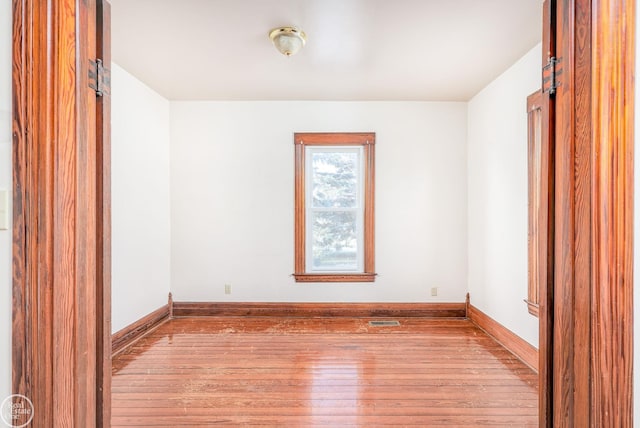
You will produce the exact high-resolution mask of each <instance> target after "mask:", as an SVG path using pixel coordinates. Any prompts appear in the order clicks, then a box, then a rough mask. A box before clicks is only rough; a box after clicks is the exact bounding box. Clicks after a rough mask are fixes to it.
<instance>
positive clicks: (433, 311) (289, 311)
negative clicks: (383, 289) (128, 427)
mask: <svg viewBox="0 0 640 428" xmlns="http://www.w3.org/2000/svg"><path fill="white" fill-rule="evenodd" d="M173 314H174V316H175V317H203V316H251V317H366V318H375V317H399V318H405V317H434V318H465V304H464V303H217V302H174V303H173Z"/></svg>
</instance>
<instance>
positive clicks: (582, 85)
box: [553, 0, 592, 427]
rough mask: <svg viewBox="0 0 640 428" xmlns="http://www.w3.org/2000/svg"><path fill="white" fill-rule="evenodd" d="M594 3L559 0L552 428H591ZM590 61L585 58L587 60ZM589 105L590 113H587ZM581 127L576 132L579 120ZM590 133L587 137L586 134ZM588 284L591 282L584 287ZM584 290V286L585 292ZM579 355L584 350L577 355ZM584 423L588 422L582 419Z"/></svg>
mask: <svg viewBox="0 0 640 428" xmlns="http://www.w3.org/2000/svg"><path fill="white" fill-rule="evenodd" d="M588 3H589V1H583V0H572V1H560V2H557V15H558V17H557V55H558V56H559V57H560V58H561V61H562V69H563V73H562V81H561V85H560V86H559V87H558V90H557V93H556V95H555V105H556V118H555V126H556V138H555V142H556V199H555V209H556V220H555V225H556V227H555V230H556V242H555V255H556V259H555V276H554V278H555V279H554V314H553V320H554V339H553V347H554V349H553V382H554V385H553V425H554V426H557V427H574V426H584V427H587V426H589V416H588V415H589V402H588V399H589V397H588V395H585V392H586V391H585V389H584V387H585V382H586V385H588V383H589V374H590V373H589V370H588V362H589V358H590V355H591V352H592V350H591V348H590V346H589V342H588V340H587V342H586V343H585V337H586V338H588V336H589V328H590V323H589V322H588V320H589V319H590V315H589V309H590V302H589V301H588V300H586V301H585V298H586V299H589V290H588V288H589V276H590V269H591V266H590V264H589V259H588V258H589V242H590V240H591V236H590V230H589V205H588V202H589V191H590V171H589V168H588V166H589V162H590V160H589V159H590V156H589V152H588V151H587V152H585V148H588V147H589V145H590V141H591V138H590V136H589V135H588V131H589V130H588V129H586V128H585V125H586V124H587V123H588V122H589V115H587V116H584V114H585V113H586V112H587V111H588V109H589V91H590V66H589V64H590V63H591V61H590V53H589V50H590V32H591V27H590V25H591V24H590V15H589V13H588V5H587V4H588ZM585 56H586V58H585ZM585 106H586V110H585ZM578 120H580V121H581V122H582V127H581V128H579V129H578V128H577V122H578ZM585 132H587V134H585ZM585 281H587V282H586V284H585ZM585 287H586V288H585ZM578 350H580V351H581V352H578ZM585 418H586V419H585Z"/></svg>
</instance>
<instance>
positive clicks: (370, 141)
mask: <svg viewBox="0 0 640 428" xmlns="http://www.w3.org/2000/svg"><path fill="white" fill-rule="evenodd" d="M293 137H294V144H295V145H296V146H298V145H302V146H362V145H374V144H375V143H376V137H375V134H374V133H372V132H304V133H303V132H297V133H295V134H294V136H293Z"/></svg>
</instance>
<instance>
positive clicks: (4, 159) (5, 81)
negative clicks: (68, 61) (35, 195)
mask: <svg viewBox="0 0 640 428" xmlns="http://www.w3.org/2000/svg"><path fill="white" fill-rule="evenodd" d="M11 28H12V25H11V2H10V1H0V190H7V191H9V204H11V191H12V184H11V176H12V161H11ZM9 212H11V209H10V210H9ZM12 239H13V238H12V235H11V225H9V230H0V400H4V398H5V397H6V396H8V395H10V394H11V244H12Z"/></svg>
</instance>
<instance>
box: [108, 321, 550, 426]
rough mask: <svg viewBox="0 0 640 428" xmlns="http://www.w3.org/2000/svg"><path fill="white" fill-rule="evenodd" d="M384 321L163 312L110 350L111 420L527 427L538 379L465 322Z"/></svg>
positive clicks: (532, 415)
mask: <svg viewBox="0 0 640 428" xmlns="http://www.w3.org/2000/svg"><path fill="white" fill-rule="evenodd" d="M395 319H397V320H398V321H400V326H399V327H371V326H369V325H368V321H369V320H370V319H362V318H265V317H256V318H250V317H238V318H233V317H224V318H222V317H221V318H216V317H211V318H176V319H173V320H171V321H169V322H167V323H165V324H163V325H161V326H160V327H159V328H158V329H156V330H155V331H153V332H152V333H150V334H149V335H148V336H146V337H145V338H143V339H141V340H140V341H138V342H137V343H136V344H134V345H133V346H132V347H130V348H129V349H127V350H126V351H125V352H124V353H122V354H120V355H118V356H116V357H114V360H113V392H112V403H113V408H112V412H113V414H112V426H113V427H124V426H144V427H181V426H188V427H195V426H201V427H207V426H268V427H306V426H330V427H375V426H421V427H428V426H438V425H439V426H454V427H460V426H510V427H529V426H530V427H534V426H537V424H538V416H537V412H538V405H537V404H538V401H537V400H538V399H537V391H538V385H537V382H538V378H537V375H536V374H535V373H534V372H533V371H532V370H531V369H529V368H528V367H527V366H525V365H524V364H523V363H522V362H520V361H519V360H518V359H516V358H515V357H514V356H513V355H512V354H510V353H509V352H508V351H506V350H505V349H504V348H502V347H501V346H500V345H498V344H497V343H496V342H495V341H494V340H493V339H491V338H490V337H489V336H487V335H486V334H485V333H484V332H482V331H481V330H479V329H478V328H476V327H475V326H474V325H473V324H471V322H469V321H467V320H464V319H426V318H395Z"/></svg>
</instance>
